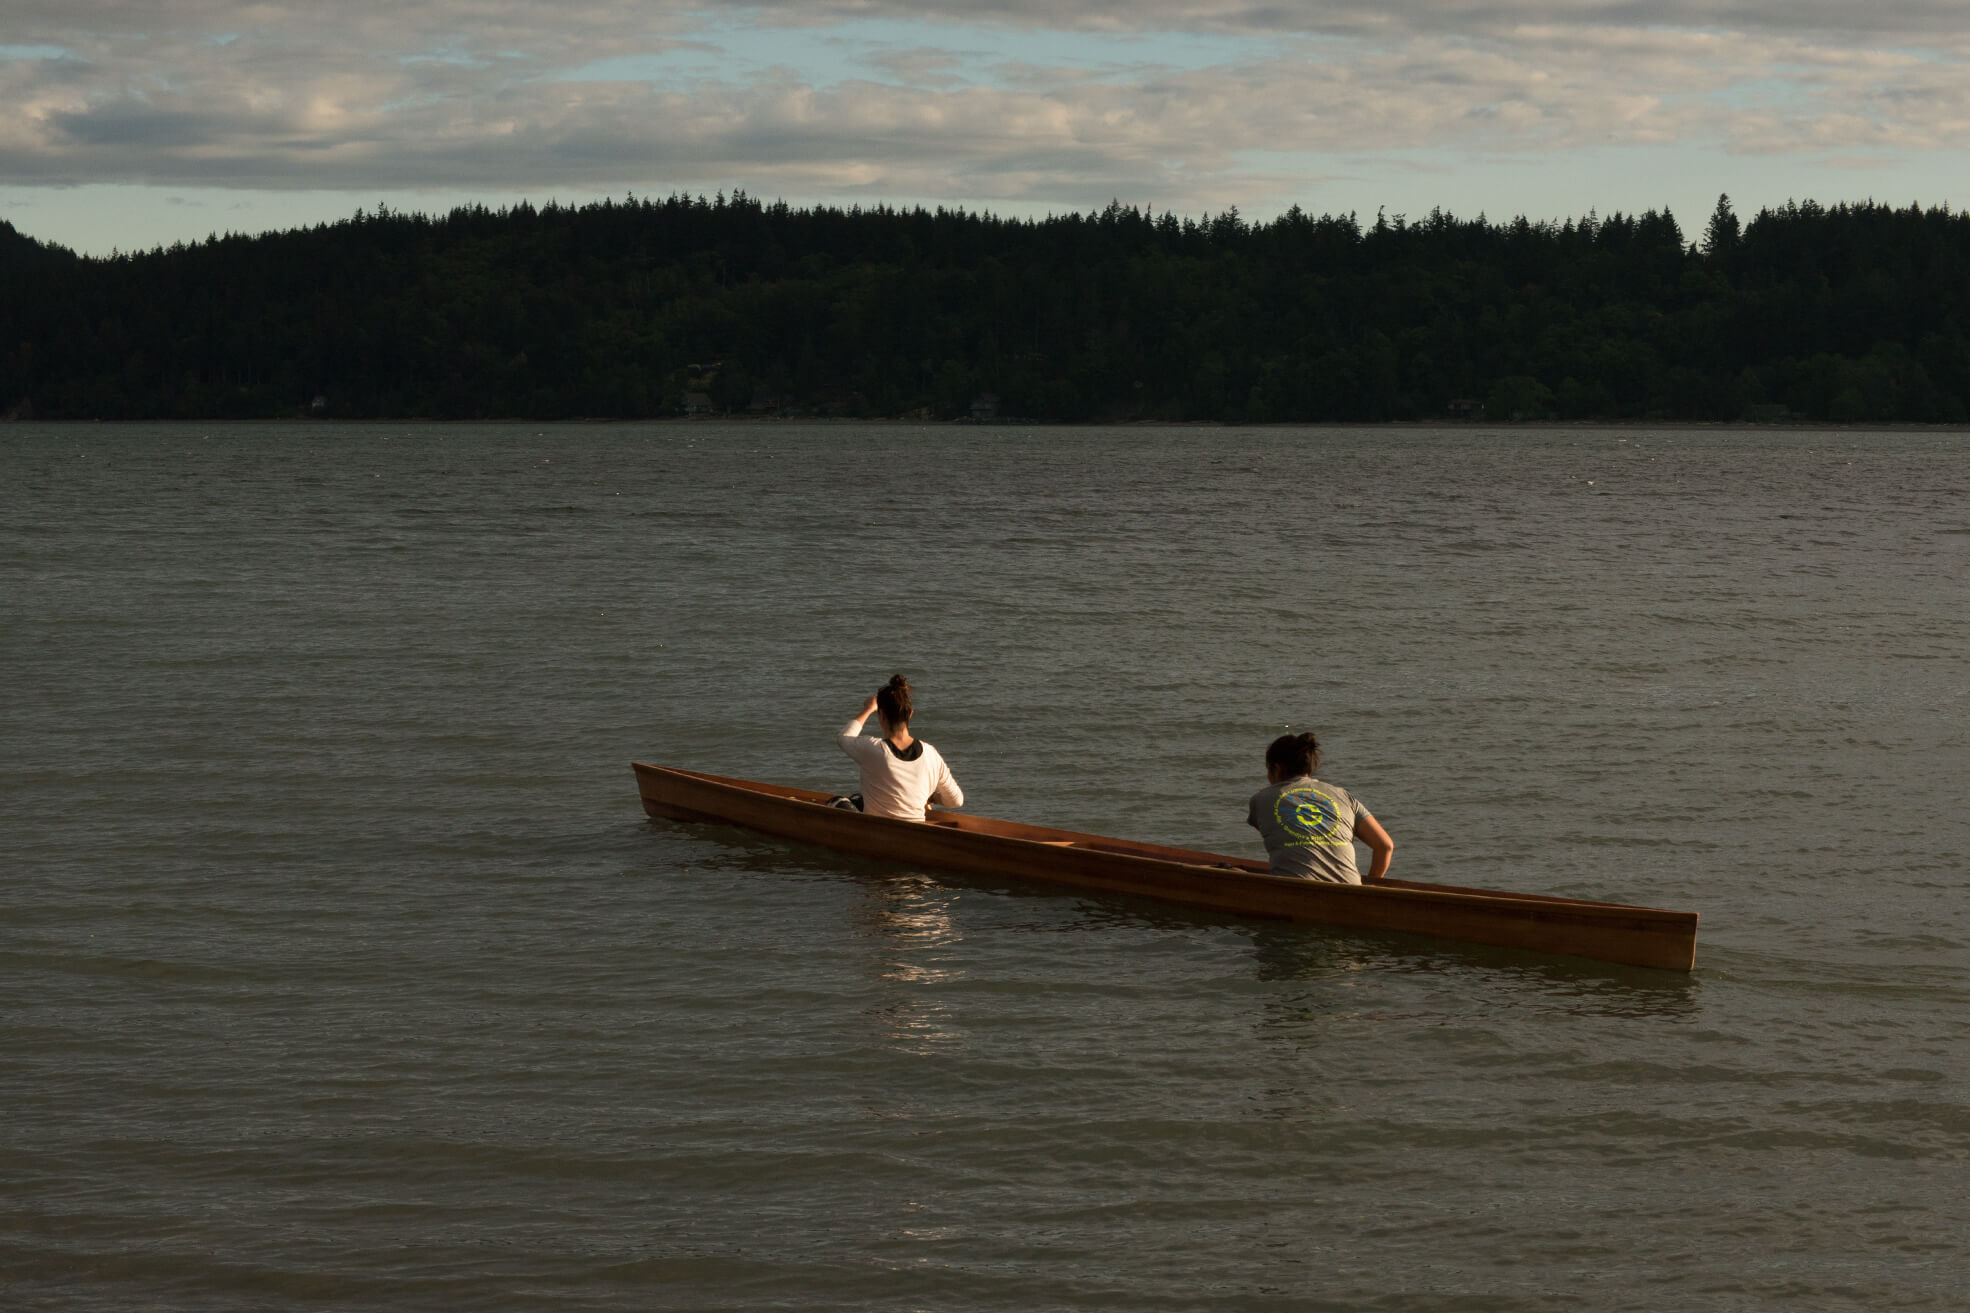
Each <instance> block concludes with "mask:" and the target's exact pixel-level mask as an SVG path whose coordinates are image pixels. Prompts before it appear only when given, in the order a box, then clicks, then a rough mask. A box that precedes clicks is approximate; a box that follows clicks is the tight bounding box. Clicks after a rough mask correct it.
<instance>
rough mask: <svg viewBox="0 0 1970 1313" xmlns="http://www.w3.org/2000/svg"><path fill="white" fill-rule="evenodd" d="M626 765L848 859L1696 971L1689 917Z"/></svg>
mask: <svg viewBox="0 0 1970 1313" xmlns="http://www.w3.org/2000/svg"><path fill="white" fill-rule="evenodd" d="M632 765H633V766H634V768H635V771H636V783H637V788H638V790H639V791H640V792H641V793H642V795H643V810H644V811H646V812H648V813H649V814H650V815H652V816H655V817H659V818H663V819H668V820H674V821H714V822H722V823H724V824H727V825H741V826H744V827H746V828H747V829H751V830H759V831H762V832H763V833H766V834H772V835H778V836H779V837H781V838H783V839H793V840H796V841H798V842H801V843H811V844H815V845H818V846H819V847H822V848H830V849H833V850H834V851H836V852H843V853H854V854H856V855H858V856H862V857H875V858H880V859H882V860H884V861H892V862H904V863H908V864H910V865H914V866H924V867H929V868H932V869H936V870H946V871H962V872H967V873H970V874H975V875H992V876H1010V877H1014V878H1018V879H1030V880H1037V881H1045V882H1047V883H1051V884H1065V885H1074V886H1077V887H1079V888H1083V889H1098V890H1101V891H1102V892H1104V893H1115V894H1131V895H1135V896H1137V897H1142V898H1154V899H1160V900H1162V901H1164V902H1171V903H1183V904H1186V905H1188V906H1191V907H1202V908H1208V909H1210V910H1212V911H1218V912H1232V913H1237V914H1239V915H1242V916H1257V917H1269V918H1273V919H1283V920H1290V921H1312V922H1317V923H1319V924H1322V925H1333V926H1347V927H1352V928H1355V929H1364V930H1400V931H1406V932H1408V933H1410V934H1418V935H1431V936H1434V937H1436V938H1438V939H1456V940H1462V941H1464V942H1466V943H1474V944H1495V945H1499V946H1501V947H1505V948H1525V949H1532V950H1534V951H1536V952H1541V953H1562V954H1568V955H1571V956H1574V957H1587V958H1594V959H1596V960H1598V961H1602V962H1621V963H1625V964H1628V965H1631V966H1642V967H1662V968H1666V969H1668V970H1671V971H1688V970H1691V969H1692V968H1693V967H1694V966H1695V965H1696V920H1697V914H1696V913H1695V912H1668V911H1662V910H1659V909H1657V908H1651V907H1627V906H1624V905H1622V904H1620V903H1596V902H1590V901H1588V900H1586V899H1582V898H1551V897H1547V896H1545V895H1542V894H1514V893H1500V892H1497V891H1494V890H1489V889H1461V888H1458V887H1456V886H1454V885H1441V884H1419V883H1416V882H1415V881H1410V880H1383V881H1380V882H1378V883H1376V884H1371V885H1346V884H1326V883H1322V882H1319V881H1314V880H1297V879H1292V878H1290V877H1287V876H1278V875H1271V874H1269V873H1268V872H1267V870H1266V864H1265V863H1264V862H1262V861H1255V860H1252V859H1250V858H1241V857H1226V856H1222V855H1220V854H1218V853H1207V852H1194V851H1191V850H1189V849H1184V848H1166V847H1163V846H1161V845H1158V844H1153V843H1135V842H1132V841H1130V840H1127V839H1109V838H1104V837H1102V836H1100V835H1096V834H1077V833H1075V832H1074V831H1072V830H1054V829H1047V828H1045V827H1043V826H1038V825H1021V824H1019V823H1017V822H1015V821H1000V820H993V819H992V818H990V817H987V816H973V815H970V814H969V813H963V812H953V811H933V812H931V813H930V816H929V818H928V820H926V821H924V822H915V821H897V820H890V819H888V818H886V817H881V816H867V815H864V814H863V813H861V812H857V811H846V810H843V809H841V808H836V807H829V806H827V805H826V804H827V800H828V797H829V795H828V794H826V793H821V792H818V791H817V790H814V789H795V788H788V787H786V786H783V785H778V784H759V783H756V782H754V781H752V780H737V779H728V778H726V777H724V776H720V775H705V774H702V773H700V772H698V771H688V770H674V769H671V768H668V767H664V766H650V765H646V764H644V763H643V762H640V761H639V762H634V763H632Z"/></svg>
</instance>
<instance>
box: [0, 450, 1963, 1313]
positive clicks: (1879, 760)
mask: <svg viewBox="0 0 1970 1313" xmlns="http://www.w3.org/2000/svg"><path fill="white" fill-rule="evenodd" d="M0 458H4V462H5V467H4V468H5V478H4V480H3V481H0V529H4V535H0V621H4V624H3V625H0V670H4V672H5V676H6V679H5V688H6V691H5V694H4V697H0V824H4V828H5V834H6V853H7V861H6V863H5V867H4V870H5V877H4V878H5V885H4V899H3V900H0V908H3V909H4V917H3V918H0V1007H3V1008H4V1013H3V1015H4V1017H5V1042H4V1047H0V1109H4V1112H0V1121H4V1130H0V1183H4V1187H5V1188H4V1191H0V1303H4V1304H5V1305H6V1306H7V1307H9V1308H11V1309H19V1310H63V1311H64V1313H70V1311H77V1310H124V1309H131V1308H144V1309H153V1310H179V1309H183V1310H248V1309H266V1308H300V1307H306V1308H314V1309H324V1310H343V1309H347V1310H358V1309H376V1308H390V1309H412V1308H429V1309H444V1310H487V1311H489V1313H493V1311H497V1313H505V1311H508V1310H511V1311H513V1313H519V1311H521V1310H529V1311H531V1310H540V1309H567V1310H650V1309H663V1310H733V1311H735V1313H736V1311H739V1310H764V1309H789V1310H803V1311H805V1310H862V1309H876V1308H881V1309H925V1310H937V1311H939V1313H944V1311H958V1313H961V1311H965V1310H1007V1311H1012V1310H1022V1311H1023V1310H1051V1309H1063V1310H1069V1309H1071V1310H1084V1309H1086V1310H1094V1309H1101V1310H1117V1311H1118V1313H1142V1311H1153V1310H1191V1309H1197V1310H1207V1309H1208V1310H1219V1309H1234V1308H1235V1309H1241V1310H1243V1309H1252V1310H1275V1309H1276V1310H1295V1311H1299V1310H1393V1309H1400V1310H1404V1313H1413V1311H1416V1310H1501V1311H1502V1310H1528V1309H1555V1310H1558V1309H1569V1310H1571V1309H1581V1308H1589V1309H1596V1310H1599V1309H1611V1310H1625V1309H1635V1310H1644V1309H1646V1310H1660V1309H1720V1310H1722V1309H1730V1310H1742V1309H1754V1310H1766V1309H1770V1310H1796V1309H1800V1308H1815V1309H1824V1308H1840V1307H1851V1308H1868V1309H1938V1310H1942V1309H1960V1308H1962V1307H1963V1306H1964V1300H1965V1297H1966V1296H1965V1292H1966V1290H1967V1289H1970V1261H1966V1259H1965V1258H1964V1257H1963V1251H1962V1236H1963V1234H1964V1232H1965V1229H1966V1227H1970V1201H1967V1199H1966V1196H1970V1191H1966V1189H1965V1184H1964V1182H1965V1173H1966V1168H1967V1167H1970V1083H1967V1081H1966V1078H1970V1049H1967V1048H1966V1043H1965V1039H1964V1036H1965V1024H1966V1016H1967V1015H1970V1013H1967V1012H1966V1008H1967V1007H1970V894H1966V891H1965V888H1964V886H1965V880H1966V876H1970V812H1967V811H1966V806H1965V781H1966V780H1970V605H1966V603H1967V602H1970V438H1967V437H1966V435H1965V434H1963V433H1960V432H1940V431H1939V432H1867V431H1859V430H1834V431H1825V432H1811V431H1797V430H1785V431H1780V430H1723V429H1717V430H1701V429H1698V430H1673V431H1654V430H1649V429H1644V428H1632V429H1622V428H1600V429H1590V430H1563V429H1537V430H1515V429H1487V428H1482V427H1465V428H1456V429H1444V430H1429V429H1411V428H1400V429H1341V428H1255V429H1240V428H1109V429H1104V428H1060V429H1025V428H1019V427H1014V426H998V427H971V426H924V427H909V426H898V425H855V424H835V425H810V426H800V425H790V424H760V425H746V424H726V423H703V424H683V423H676V424H659V425H648V426H634V425H561V426H551V427H541V426H535V425H449V424H416V425H412V424H376V425H344V424H333V425H331V424H308V423H293V424H282V425H210V424H156V425H135V426H110V425H32V424H27V425H21V424H16V425H8V426H4V427H0ZM898 671H901V672H904V673H906V674H908V675H909V676H910V678H911V679H912V681H913V682H914V683H915V685H916V687H917V706H918V715H917V721H916V725H915V728H916V731H917V732H918V734H919V735H921V736H922V737H923V738H925V739H927V740H928V741H930V742H932V743H934V744H936V745H937V747H938V748H939V749H940V750H941V751H942V752H943V754H944V755H945V757H946V758H947V759H948V760H949V761H950V763H951V767H952V770H953V771H954V772H955V774H956V776H957V778H958V779H959V780H960V781H961V783H962V784H963V786H964V788H965V791H966V793H967V795H968V798H967V807H968V810H972V811H976V812H979V813H982V814H985V815H992V816H1003V817H1007V818H1011V819H1015V820H1022V821H1032V822H1038V823H1043V824H1049V825H1058V826H1064V827H1068V828H1073V829H1079V830H1089V831H1094V832H1098V833H1104V834H1117V835H1125V836H1128V837H1132V838H1139V839H1146V840H1153V841H1158V842H1164V843H1173V844H1179V845H1183V846H1187V847H1201V848H1207V849H1214V850H1218V851H1225V852H1234V853H1242V854H1249V855H1256V854H1258V853H1259V852H1260V851H1261V849H1260V848H1259V846H1258V843H1257V837H1256V835H1255V834H1254V833H1253V832H1252V831H1251V830H1250V829H1248V828H1247V827H1246V826H1245V824H1244V817H1245V803H1246V799H1247V798H1248V797H1249V795H1250V794H1251V793H1252V792H1253V791H1254V790H1256V789H1257V788H1259V787H1260V786H1261V785H1262V784H1263V783H1264V767H1263V754H1264V749H1265V745H1266V743H1267V742H1268V741H1269V740H1270V739H1271V738H1272V737H1273V736H1275V735H1277V734H1279V733H1281V732H1283V731H1284V730H1285V729H1286V728H1288V727H1291V728H1292V729H1293V730H1295V731H1298V730H1301V729H1307V728H1311V729H1315V730H1317V731H1318V733H1319V734H1320V736H1321V740H1322V743H1323V745H1324V751H1325V755H1326V764H1325V765H1324V766H1323V768H1322V772H1321V773H1322V776H1323V778H1327V779H1331V780H1333V781H1335V782H1337V783H1340V784H1342V785H1344V786H1346V787H1347V788H1349V789H1350V790H1352V791H1354V792H1355V793H1357V794H1358V795H1359V796H1360V797H1361V798H1362V799H1363V800H1364V801H1365V802H1366V803H1367V804H1368V806H1369V807H1371V808H1372V809H1373V811H1374V813H1375V815H1376V816H1377V817H1378V818H1379V819H1380V820H1381V821H1382V823H1383V824H1384V825H1385V826H1386V827H1387V828H1388V829H1389V831H1390V832H1391V834H1392V835H1393V836H1394V838H1395V840H1396V844H1397V848H1396V854H1395V865H1394V871H1393V873H1394V874H1396V875H1398V876H1403V877H1407V878H1411V879H1418V880H1433V881H1442V882H1447V883H1454V884H1462V885H1477V886H1485V887H1494V888H1503V889H1516V890H1524V891H1527V892H1535V893H1548V894H1562V895H1569V896H1576V897H1587V898H1596V899H1607V900H1612V901H1620V902H1632V903H1642V904H1647V905H1652V906H1661V907H1673V908H1681V909H1688V910H1694V911H1698V912H1700V913H1701V914H1702V916H1703V923H1702V929H1701V932H1700V936H1699V941H1698V947H1697V969H1696V971H1695V973H1694V974H1692V975H1682V974H1674V973H1664V972H1656V971H1647V970H1639V969H1632V968H1623V967H1609V966H1599V965H1595V964H1592V963H1587V962H1582V961H1578V960H1571V959H1561V958H1549V957H1542V956H1539V955H1535V954H1529V953H1519V952H1514V951H1509V950H1502V949H1487V948H1479V947H1471V946H1460V945H1456V944H1448V943H1442V942H1435V941H1430V940H1426V939H1420V938H1411V937H1405V936H1396V935H1382V936H1376V935H1361V934H1349V933H1343V932H1338V931H1332V930H1326V929H1322V928H1318V927H1306V926H1284V925H1277V924H1268V923H1263V922H1254V921H1245V920H1240V919H1237V918H1232V917H1220V916H1213V915H1209V914H1202V913H1192V912H1186V911H1184V910H1182V909H1176V908H1170V907H1163V906H1158V905H1156V904H1153V903H1144V902H1137V901H1133V900H1127V899H1114V898H1106V897H1098V896H1090V895H1086V894H1080V893H1075V892H1072V891H1064V890H1050V889H1047V888H1044V887H1041V886H1033V887H1030V888H1008V887H1005V886H1003V885H995V884H992V883H990V882H984V881H977V880H966V879H964V878H958V877H944V876H940V875H938V874H936V873H933V872H926V871H916V870H911V869H908V868H905V867H899V866H894V865H886V864H882V863H877V862H871V861H864V860H860V859H852V858H847V857H841V856H835V855H831V854H828V853H825V852H820V851H815V850H810V849H804V848H800V847H797V846H794V845H790V844H786V843H782V842H778V841H775V840H770V839H767V838H764V837H762V836H757V835H748V834H746V833H744V832H741V831H738V830H733V829H727V828H722V827H708V826H684V825H674V824H669V823H660V822H652V821H649V820H647V819H646V818H645V817H644V816H643V814H642V811H641V809H640V807H639V805H638V802H637V796H636V789H635V783H634V780H633V779H632V777H631V774H630V770H629V763H630V761H631V760H632V759H640V760H645V761H651V762H656V763H660V764H667V765H675V766H683V767H687V768H691V769H697V770H707V771H714V772H718V773H722V774H730V775H738V776H744V777H748V778H755V779H764V780H771V781H775V782H780V783H788V784H799V785H805V786H811V787H816V788H825V789H830V790H835V791H842V792H846V791H848V790H850V789H852V788H853V787H854V786H855V780H854V777H853V774H852V769H851V768H850V766H849V763H848V761H847V759H846V758H845V757H843V756H842V755H841V754H840V753H839V752H838V750H837V749H836V747H835V745H834V742H833V736H834V734H835V731H836V730H837V728H838V727H839V726H840V725H841V723H842V722H843V721H845V720H847V719H848V718H849V717H850V716H851V715H853V714H854V713H855V712H856V711H857V710H858V709H859V707H860V705H861V703H862V700H863V699H864V698H865V697H867V696H868V695H869V694H870V693H872V692H873V691H874V690H875V688H876V687H877V686H878V685H879V684H880V683H882V682H883V681H884V680H885V679H887V678H888V676H889V675H890V674H892V673H894V672H898Z"/></svg>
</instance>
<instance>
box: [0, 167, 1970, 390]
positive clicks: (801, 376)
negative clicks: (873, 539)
mask: <svg viewBox="0 0 1970 1313" xmlns="http://www.w3.org/2000/svg"><path fill="white" fill-rule="evenodd" d="M699 412H722V413H737V414H770V415H782V414H784V415H838V416H899V415H915V416H922V417H934V418H966V417H992V416H996V417H1001V418H1011V417H1017V418H1027V419H1034V420H1053V421H1124V420H1136V419H1163V420H1223V421H1236V422H1263V421H1322V420H1339V421H1351V422H1375V421H1385V420H1438V419H1444V418H1447V417H1470V418H1475V417H1478V416H1482V417H1484V418H1486V419H1489V420H1493V421H1499V420H1514V419H1548V418H1550V419H1564V420H1614V419H1621V420H1642V419H1653V420H1742V419H1751V420H1783V419H1799V420H1812V421H1833V422H1919V423H1936V422H1948V423H1962V422H1965V421H1966V420H1970V214H1966V213H1963V212H1952V211H1950V210H1948V209H1946V208H1929V209H1924V208H1921V207H1919V206H1914V205H1911V206H1909V207H1907V208H1895V207H1893V206H1887V205H1879V204H1875V203H1872V202H1868V203H1862V204H1841V205H1833V206H1830V207H1828V206H1821V205H1818V204H1815V203H1813V202H1800V203H1790V204H1787V205H1785V206H1784V207H1781V208H1776V209H1765V210H1761V211H1760V212H1759V213H1758V214H1757V215H1755V216H1754V217H1752V218H1751V219H1750V220H1749V221H1745V222H1741V221H1740V220H1739V219H1738V217H1737V216H1736V215H1735V214H1734V213H1733V211H1732V209H1731V206H1730V202H1729V200H1728V198H1721V199H1720V200H1719V202H1718V204H1717V208H1716V211H1715V212H1714V213H1713V214H1712V215H1711V216H1710V219H1709V222H1708V223H1707V225H1706V227H1705V229H1704V231H1703V233H1702V234H1701V235H1700V237H1699V238H1698V239H1697V240H1694V241H1692V240H1688V239H1686V237H1685V235H1684V233H1683V231H1682V229H1681V228H1680V227H1679V226H1678V224H1677V222H1676V220H1675V219H1674V217H1673V216H1672V215H1670V214H1669V213H1668V212H1666V211H1663V212H1655V211H1650V212H1648V213H1645V214H1641V215H1624V214H1612V215H1609V216H1607V217H1605V218H1602V217H1598V216H1595V215H1591V214H1590V215H1589V216H1588V217H1586V218H1584V219H1580V220H1577V221H1576V220H1569V221H1566V222H1563V223H1534V222H1529V221H1528V220H1526V219H1523V218H1519V219H1515V220H1512V221H1510V222H1503V223H1493V222H1490V221H1487V220H1486V219H1485V218H1483V217H1482V216H1480V217H1478V218H1476V219H1458V218H1455V217H1453V216H1451V215H1449V214H1446V213H1444V212H1442V211H1440V210H1439V211H1433V212H1431V213H1430V214H1429V215H1428V216H1427V217H1425V218H1422V219H1420V220H1413V221H1412V220H1410V219H1408V218H1407V217H1406V216H1403V215H1395V216H1389V215H1386V214H1382V215H1377V216H1376V217H1375V219H1374V220H1373V222H1370V223H1363V222H1361V221H1360V220H1359V219H1357V218H1356V217H1355V216H1353V215H1346V216H1335V215H1323V216H1320V217H1315V216H1313V215H1310V214H1307V213H1305V212H1303V211H1301V210H1299V209H1297V208H1295V209H1292V210H1289V211H1287V212H1286V213H1285V214H1283V215H1281V216H1279V217H1278V218H1276V219H1273V220H1271V221H1270V222H1261V223H1253V222H1248V221H1246V220H1245V219H1243V218H1242V217H1241V216H1240V215H1239V214H1238V212H1237V210H1235V209H1232V210H1227V211H1226V212H1224V213H1222V214H1218V215H1215V216H1206V217H1204V218H1202V219H1188V218H1179V217H1178V216H1176V215H1174V214H1171V213H1168V212H1164V213H1161V214H1156V213H1152V212H1149V211H1145V210H1139V209H1136V208H1133V207H1129V206H1123V205H1119V204H1114V205H1110V206H1109V207H1108V208H1106V209H1104V210H1100V211H1097V212H1093V213H1086V214H1080V213H1075V214H1066V215H1060V216H1054V217H1049V218H1045V219H1037V220H1026V219H1008V218H1000V217H996V216H993V215H989V214H981V213H972V212H966V211H962V210H950V209H937V210H926V209H921V208H894V207H889V206H881V205H878V206H874V207H871V208H849V209H841V208H835V207H829V206H814V207H806V208H800V207H793V206H789V205H787V204H785V203H779V202H775V203H765V202H762V201H760V200H758V199H756V198H754V197H751V196H748V195H745V194H743V193H738V194H733V195H730V196H726V195H722V194H721V195H719V196H717V197H714V198H705V197H702V196H688V195H674V196H670V197H668V198H665V199H661V200H655V199H637V198H635V197H630V198H627V199H625V200H622V201H616V200H608V201H603V202H600V203H597V204H592V205H585V206H579V207H570V206H561V205H555V204H548V205H545V206H539V207H536V206H533V205H530V204H518V205H514V206H512V207H510V208H505V209H488V208H485V207H482V206H471V207H465V208H460V209H455V210H452V211H451V212H450V213H448V214H444V215H439V216H432V215H424V214H415V213H398V212H391V211H389V210H387V209H383V208H379V209H377V210H375V211H373V212H365V211H358V212H357V213H356V214H355V215H354V216H353V217H351V218H348V219H345V220H342V221H339V222H336V223H329V224H322V225H318V226H316V227H312V228H303V229H295V230H292V231H286V232H277V233H269V234H264V235H259V236H241V235H227V236H214V237H212V238H210V239H208V240H206V241H203V242H197V243H193V244H189V245H186V244H180V245H175V246H172V247H169V248H158V249H155V250H151V251H146V252H138V253H128V254H126V253H117V254H113V255H111V256H108V257H103V258H84V257H79V256H76V255H74V254H73V253H71V252H68V251H66V250H63V249H62V248H60V247H58V246H52V245H46V244H43V243H40V242H36V241H33V240H31V239H29V238H27V237H24V236H22V235H21V234H19V233H17V232H16V231H15V230H14V229H13V228H12V227H10V226H8V225H7V224H5V223H0V413H4V414H12V415H13V416H15V417H21V416H33V417H39V418H51V419H52V418H102V419H158V418H186V419H191V418H266V417H277V416H293V415H307V414H318V415H326V416H331V417H346V418H408V417H429V418H447V419H477V418H502V417H524V418H532V419H557V418H574V417H620V418H630V417H653V416H667V415H677V414H682V413H699Z"/></svg>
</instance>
